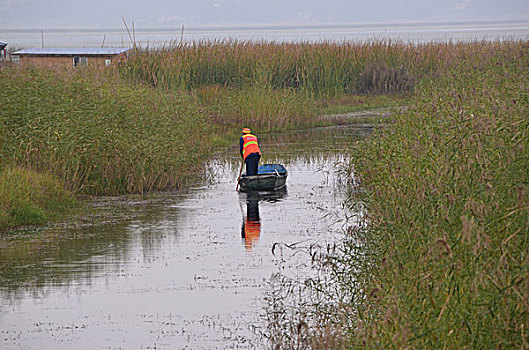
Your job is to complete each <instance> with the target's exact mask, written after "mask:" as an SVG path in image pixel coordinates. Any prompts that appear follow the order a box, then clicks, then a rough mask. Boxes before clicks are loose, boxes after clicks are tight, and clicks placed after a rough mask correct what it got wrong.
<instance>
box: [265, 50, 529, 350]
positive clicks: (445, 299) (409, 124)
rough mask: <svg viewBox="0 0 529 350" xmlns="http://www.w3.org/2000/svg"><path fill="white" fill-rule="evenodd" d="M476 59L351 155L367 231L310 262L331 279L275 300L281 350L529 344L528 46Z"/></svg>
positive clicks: (428, 89) (426, 85) (425, 90)
mask: <svg viewBox="0 0 529 350" xmlns="http://www.w3.org/2000/svg"><path fill="white" fill-rule="evenodd" d="M472 45H474V44H473V43H471V44H468V47H467V48H464V50H463V51H465V52H469V50H470V49H469V47H471V46H472ZM477 46H478V47H481V48H482V49H483V50H482V51H480V52H479V54H474V55H467V56H465V57H461V58H460V59H459V60H458V61H457V62H453V63H452V64H451V65H450V66H447V67H445V68H444V69H443V70H441V71H440V73H441V74H440V75H439V76H432V77H431V78H430V79H424V80H423V81H422V82H420V83H419V84H418V85H417V87H416V95H415V96H414V97H413V98H412V103H410V105H409V106H408V108H407V109H402V110H396V111H394V114H393V116H392V119H393V120H392V123H391V125H390V126H388V127H387V128H384V129H381V130H378V131H376V132H375V133H373V135H372V136H371V137H370V138H369V139H368V140H367V141H365V142H362V143H359V144H358V145H357V146H356V147H354V148H353V149H352V159H351V162H350V164H349V166H348V168H346V169H344V172H345V173H349V174H351V179H352V180H354V181H351V184H350V186H351V194H350V198H349V200H348V205H349V206H350V208H351V213H352V214H353V213H358V214H361V215H360V217H361V218H363V220H362V221H361V222H360V224H358V223H355V224H353V225H352V226H351V227H350V228H349V229H348V230H347V231H346V232H345V236H344V241H343V242H342V243H341V244H338V245H335V246H332V247H327V248H324V249H320V250H318V251H311V257H312V261H313V262H317V263H318V266H320V268H321V269H322V270H321V271H322V272H327V274H325V273H322V274H319V275H318V276H317V278H314V279H311V280H308V281H304V283H303V284H302V285H299V284H289V281H286V282H284V281H282V282H281V283H282V284H283V285H286V287H285V288H284V289H280V291H279V292H278V291H277V289H274V290H273V293H272V295H271V297H270V299H269V303H268V311H269V312H268V315H269V318H270V326H269V329H270V330H271V331H272V332H271V333H270V334H268V337H269V340H270V341H271V343H272V346H278V347H280V348H307V347H312V348H327V347H330V348H342V347H343V348H366V347H367V348H377V349H379V348H392V347H396V348H520V347H524V346H526V344H527V343H528V342H529V335H528V334H527V332H526V329H527V327H528V326H529V316H528V315H529V313H528V310H529V305H528V303H527V300H528V299H529V284H528V283H529V282H528V281H529V264H528V259H529V255H528V252H529V240H528V237H529V135H528V130H529V119H528V117H527V116H528V115H529V83H528V82H529V70H528V67H529V64H528V63H529V56H528V54H527V53H528V48H529V44H527V43H524V42H515V43H513V42H507V43H495V44H490V46H488V49H485V48H486V45H485V46H482V45H481V44H478V45H477ZM447 49H449V47H447ZM454 49H458V48H457V47H454ZM274 293H275V294H274ZM300 296H301V297H300ZM284 297H290V300H291V301H292V299H294V302H291V301H285V298H284ZM277 315H281V318H279V319H278V318H277V317H276V318H274V316H277ZM272 333H273V334H272Z"/></svg>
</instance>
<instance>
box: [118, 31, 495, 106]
mask: <svg viewBox="0 0 529 350" xmlns="http://www.w3.org/2000/svg"><path fill="white" fill-rule="evenodd" d="M503 45H504V44H500V43H498V42H473V43H470V44H469V43H426V44H419V45H412V44H406V43H402V42H395V41H390V40H381V41H373V42H369V43H362V44H358V43H352V42H342V43H332V42H323V43H299V44H294V43H274V42H271V43H270V42H261V43H255V42H250V41H248V42H246V41H242V42H241V41H213V42H211V41H207V42H194V43H192V44H188V45H176V44H175V45H167V46H164V47H161V48H158V49H157V50H143V51H141V52H140V54H138V55H136V56H135V57H134V58H133V59H132V60H130V61H129V62H128V64H127V65H126V66H123V67H122V69H121V73H122V74H123V75H124V76H126V77H128V78H130V79H132V80H134V81H141V82H146V83H148V84H151V85H153V86H158V87H163V88H166V89H174V90H186V91H192V90H194V89H196V88H199V87H203V86H210V85H219V86H223V87H230V88H239V89H242V88H249V87H257V88H261V89H274V90H277V89H295V90H297V91H300V92H303V93H304V94H305V95H308V96H311V97H317V98H320V97H326V98H328V97H339V96H343V95H347V94H354V93H362V92H371V91H370V90H369V88H368V89H367V90H366V87H369V86H375V87H377V88H378V89H379V90H380V91H376V92H384V93H386V92H400V91H401V90H404V91H411V90H413V86H414V84H413V81H414V80H417V81H420V80H422V79H423V78H425V77H431V76H432V75H433V76H436V75H439V74H440V72H443V71H444V70H445V69H446V68H447V67H451V66H454V65H456V64H457V63H458V62H459V61H460V60H461V59H464V58H465V57H469V56H476V55H480V54H481V53H482V52H485V51H493V50H496V49H501V48H502V47H504V46H503ZM377 69H378V73H377V74H373V72H374V71H376V70H377ZM381 77H382V78H383V79H384V81H383V82H380V81H377V79H380V78H381ZM384 85H385V86H384Z"/></svg>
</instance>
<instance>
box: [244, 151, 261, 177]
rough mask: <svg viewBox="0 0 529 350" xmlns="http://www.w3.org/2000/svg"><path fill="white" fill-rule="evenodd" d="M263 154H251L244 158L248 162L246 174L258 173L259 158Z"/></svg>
mask: <svg viewBox="0 0 529 350" xmlns="http://www.w3.org/2000/svg"><path fill="white" fill-rule="evenodd" d="M260 158H261V155H260V154H259V153H252V154H249V155H248V157H246V159H245V160H244V162H245V163H246V175H257V168H258V166H259V159H260Z"/></svg>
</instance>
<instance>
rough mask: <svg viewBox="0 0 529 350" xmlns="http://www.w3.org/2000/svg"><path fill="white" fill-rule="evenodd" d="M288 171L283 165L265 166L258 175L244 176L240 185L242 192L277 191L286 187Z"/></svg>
mask: <svg viewBox="0 0 529 350" xmlns="http://www.w3.org/2000/svg"><path fill="white" fill-rule="evenodd" d="M287 174H288V172H287V169H285V167H284V166H283V165H281V164H263V165H260V166H259V168H258V169H257V175H246V173H245V174H242V176H241V179H240V180H239V185H240V188H241V191H242V192H251V191H277V190H279V189H282V188H284V187H285V186H286V182H287Z"/></svg>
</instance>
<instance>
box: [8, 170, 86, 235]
mask: <svg viewBox="0 0 529 350" xmlns="http://www.w3.org/2000/svg"><path fill="white" fill-rule="evenodd" d="M0 198H1V200H0V228H2V229H8V228H10V227H15V226H18V225H22V224H25V225H27V224H44V223H46V222H47V221H48V220H50V219H54V218H56V216H57V215H59V214H63V213H67V212H69V211H70V210H71V209H72V208H73V207H76V206H77V204H78V203H77V201H76V199H75V197H74V196H73V194H72V193H70V192H69V191H67V190H65V188H64V185H63V184H62V183H61V182H60V181H58V180H57V179H56V178H54V177H53V176H52V175H50V174H40V173H36V172H33V171H28V170H26V169H21V168H13V169H11V168H8V169H4V170H2V171H0Z"/></svg>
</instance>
